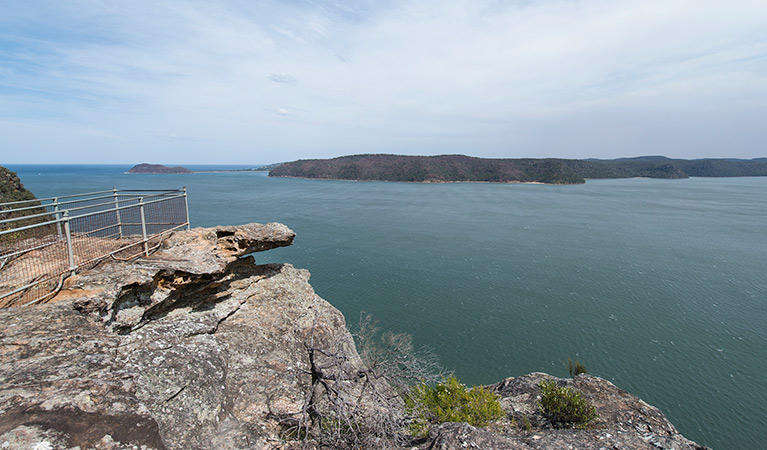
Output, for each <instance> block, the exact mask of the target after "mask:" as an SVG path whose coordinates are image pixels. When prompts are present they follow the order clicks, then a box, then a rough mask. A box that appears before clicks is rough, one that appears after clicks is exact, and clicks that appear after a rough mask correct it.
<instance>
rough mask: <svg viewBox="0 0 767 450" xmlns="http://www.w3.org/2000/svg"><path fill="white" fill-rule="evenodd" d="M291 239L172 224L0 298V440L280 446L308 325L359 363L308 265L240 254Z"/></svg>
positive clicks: (297, 387)
mask: <svg viewBox="0 0 767 450" xmlns="http://www.w3.org/2000/svg"><path fill="white" fill-rule="evenodd" d="M292 239H293V232H292V231H290V230H289V229H288V228H287V227H285V226H283V225H279V224H269V225H248V226H243V227H218V228H214V229H196V230H192V231H187V232H180V233H177V234H176V235H174V236H173V237H171V238H170V239H168V240H167V241H166V242H165V244H164V245H163V248H161V249H160V250H159V251H158V252H157V253H155V254H154V255H152V256H151V257H149V258H145V259H142V260H138V261H136V262H133V263H130V262H120V261H110V262H108V263H105V264H103V265H102V266H100V267H99V268H97V270H94V271H91V272H89V273H85V274H82V275H79V276H77V277H75V278H74V279H72V280H71V281H70V282H69V283H68V289H66V290H65V291H63V292H62V293H61V294H60V296H59V297H57V299H56V301H54V302H52V303H49V304H46V305H41V306H39V307H34V308H15V309H10V310H2V311H0V323H2V324H3V328H2V332H1V333H0V355H2V360H1V361H0V446H2V445H5V444H4V443H5V442H8V445H9V446H11V448H32V447H33V446H34V445H37V444H40V443H43V445H45V444H46V443H47V444H50V448H75V447H77V446H79V447H80V448H114V449H122V448H126V449H127V448H152V449H163V448H169V449H174V448H175V449H209V448H222V449H223V448H276V447H279V445H280V444H279V443H280V442H281V440H280V438H279V432H280V429H279V426H278V418H284V417H290V416H292V415H297V414H299V413H300V412H301V410H302V407H303V405H304V403H305V398H306V395H307V394H308V393H309V392H310V389H311V373H310V367H309V362H308V352H307V349H306V346H305V342H306V340H307V338H308V337H309V336H310V335H311V334H313V335H314V336H315V337H316V339H318V340H324V341H325V344H326V345H327V346H328V347H329V348H330V347H332V348H343V349H344V350H345V351H346V352H347V353H348V354H349V355H350V356H351V360H352V361H354V363H355V364H359V360H358V357H357V356H356V351H355V349H354V345H353V341H352V338H351V335H350V334H349V332H348V331H347V330H346V326H345V322H344V318H343V316H342V315H341V314H340V312H339V311H338V310H336V309H335V308H333V307H332V306H331V305H330V304H329V303H327V302H325V301H324V300H322V299H321V298H320V297H318V296H317V295H316V294H315V293H314V291H313V290H312V288H311V286H310V285H309V283H308V279H309V273H308V272H307V271H304V270H297V269H295V268H293V267H292V266H290V265H287V264H285V265H281V264H272V265H262V266H257V265H254V264H253V259H252V257H245V258H241V259H240V257H242V255H244V254H247V253H251V252H254V251H260V250H265V249H268V248H274V247H277V246H281V245H289V244H290V243H291V242H292Z"/></svg>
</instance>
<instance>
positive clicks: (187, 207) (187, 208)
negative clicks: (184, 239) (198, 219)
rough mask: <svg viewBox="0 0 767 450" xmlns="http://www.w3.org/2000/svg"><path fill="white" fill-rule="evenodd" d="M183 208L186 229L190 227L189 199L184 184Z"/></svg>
mask: <svg viewBox="0 0 767 450" xmlns="http://www.w3.org/2000/svg"><path fill="white" fill-rule="evenodd" d="M184 209H186V229H187V230H188V229H190V228H191V225H190V224H189V200H188V199H187V196H186V186H184Z"/></svg>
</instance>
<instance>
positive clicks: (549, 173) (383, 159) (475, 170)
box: [269, 155, 584, 184]
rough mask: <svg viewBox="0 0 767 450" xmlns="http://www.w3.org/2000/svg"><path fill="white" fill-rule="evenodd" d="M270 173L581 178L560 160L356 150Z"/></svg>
mask: <svg viewBox="0 0 767 450" xmlns="http://www.w3.org/2000/svg"><path fill="white" fill-rule="evenodd" d="M269 176H272V177H301V178H323V179H339V180H365V181H412V182H435V183H439V182H452V181H473V182H494V183H513V182H539V183H550V184H572V183H583V182H584V180H583V178H582V177H579V176H578V175H576V174H575V173H573V171H572V170H571V169H570V168H569V167H567V165H566V164H565V163H564V160H559V159H483V158H474V157H470V156H464V155H440V156H400V155H353V156H342V157H340V158H333V159H308V160H299V161H294V162H289V163H284V164H282V165H280V166H279V167H276V168H274V169H272V170H271V171H270V172H269Z"/></svg>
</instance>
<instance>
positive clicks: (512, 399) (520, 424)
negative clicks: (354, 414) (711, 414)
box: [424, 373, 705, 450]
mask: <svg viewBox="0 0 767 450" xmlns="http://www.w3.org/2000/svg"><path fill="white" fill-rule="evenodd" d="M542 381H555V382H557V383H558V384H560V385H562V386H567V387H569V388H571V389H574V390H577V391H580V392H581V393H582V394H583V396H584V397H585V398H587V399H588V400H590V401H591V402H592V404H593V405H594V406H595V407H596V410H597V413H598V414H599V419H598V421H597V423H596V424H593V426H590V427H589V428H587V429H558V428H555V427H554V426H553V425H552V424H551V423H550V422H549V421H548V420H547V419H546V418H545V417H544V415H543V414H542V413H541V410H540V408H539V407H538V404H537V403H538V401H539V400H540V389H539V388H538V384H539V383H540V382H542ZM489 389H490V390H492V391H493V392H495V393H497V394H498V395H499V396H500V398H501V407H502V408H503V410H504V411H505V412H506V418H505V419H504V420H502V421H500V423H498V424H496V425H495V426H493V427H490V428H489V429H487V430H485V429H479V428H475V427H472V426H470V425H467V424H454V423H448V424H443V425H440V426H438V427H436V428H435V429H433V430H432V431H431V433H430V442H429V443H428V444H427V445H426V446H424V448H425V449H429V450H437V449H439V450H447V449H464V448H478V449H480V448H481V449H495V450H547V449H594V450H602V449H626V450H628V449H632V450H658V449H674V450H702V449H705V447H701V446H700V445H698V444H696V443H695V442H692V441H690V440H688V439H686V438H685V437H684V436H682V435H681V434H679V432H678V431H677V430H676V428H674V426H673V425H672V424H671V423H670V422H669V421H668V419H666V416H664V415H663V413H662V412H661V411H660V410H658V409H657V408H655V407H654V406H650V405H648V404H647V403H645V402H643V401H642V400H640V399H639V398H637V397H635V396H633V395H631V394H629V393H627V392H625V391H623V390H621V389H619V388H617V387H616V386H615V385H614V384H612V383H610V382H609V381H607V380H603V379H601V378H598V377H594V376H590V375H578V376H576V377H575V378H574V379H563V378H555V377H552V376H551V375H547V374H545V373H532V374H530V375H525V376H522V377H517V378H507V379H505V380H503V381H501V382H499V383H496V384H494V385H491V386H489Z"/></svg>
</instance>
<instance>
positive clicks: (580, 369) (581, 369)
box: [567, 358, 589, 378]
mask: <svg viewBox="0 0 767 450" xmlns="http://www.w3.org/2000/svg"><path fill="white" fill-rule="evenodd" d="M567 369H568V371H569V372H570V378H572V377H574V376H576V375H580V374H582V373H589V371H588V370H587V369H586V366H584V365H583V364H581V362H580V361H578V360H575V362H573V360H572V359H570V358H567Z"/></svg>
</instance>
